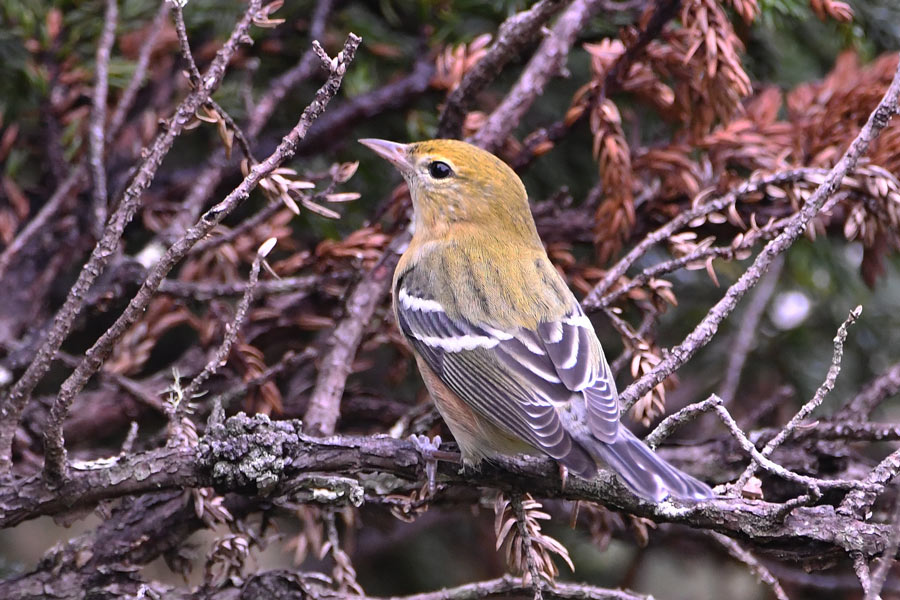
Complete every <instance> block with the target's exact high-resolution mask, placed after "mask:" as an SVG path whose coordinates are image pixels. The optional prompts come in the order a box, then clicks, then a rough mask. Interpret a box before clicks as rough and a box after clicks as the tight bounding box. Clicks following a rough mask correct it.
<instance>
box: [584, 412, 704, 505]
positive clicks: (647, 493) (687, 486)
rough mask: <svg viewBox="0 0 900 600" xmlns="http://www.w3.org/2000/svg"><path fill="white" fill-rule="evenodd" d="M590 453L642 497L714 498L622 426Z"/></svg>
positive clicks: (694, 480)
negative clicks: (613, 439)
mask: <svg viewBox="0 0 900 600" xmlns="http://www.w3.org/2000/svg"><path fill="white" fill-rule="evenodd" d="M591 453H592V454H595V455H596V457H597V458H599V459H600V460H602V461H603V462H604V463H606V464H607V465H608V466H609V467H610V468H611V469H612V470H613V471H615V472H616V474H618V476H619V477H620V478H621V479H622V481H624V482H625V485H627V486H628V488H629V489H630V490H631V491H632V492H634V493H635V494H637V495H638V496H640V497H642V498H646V499H648V500H653V501H655V502H659V501H660V500H663V499H664V498H666V497H667V496H672V497H674V498H679V499H683V500H703V499H706V498H711V497H712V496H713V491H712V489H710V487H709V486H708V485H706V484H705V483H703V482H702V481H699V480H697V479H694V478H693V477H691V476H690V475H688V474H687V473H682V472H681V471H679V470H678V469H676V468H675V467H673V466H672V465H670V464H669V463H667V462H666V461H664V460H663V459H661V458H660V457H659V456H657V455H656V454H654V453H653V451H652V450H651V449H650V448H648V447H647V446H646V445H645V444H644V442H642V441H641V440H639V439H638V438H637V437H636V436H635V435H634V434H633V433H631V432H630V431H628V429H626V428H625V427H620V428H619V432H618V436H617V438H616V441H614V442H613V443H611V444H606V443H596V444H593V445H592V448H591Z"/></svg>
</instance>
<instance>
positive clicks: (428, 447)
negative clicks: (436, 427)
mask: <svg viewBox="0 0 900 600" xmlns="http://www.w3.org/2000/svg"><path fill="white" fill-rule="evenodd" d="M409 441H410V442H412V443H413V445H414V446H415V447H416V450H418V451H419V454H421V455H422V458H424V459H425V476H426V477H427V478H428V494H429V495H430V496H433V495H434V492H435V489H436V488H437V486H436V484H435V482H434V478H435V475H436V474H437V461H438V454H439V452H440V447H441V436H439V435H436V436H434V437H433V438H429V437H428V436H427V435H415V434H414V435H411V436H409Z"/></svg>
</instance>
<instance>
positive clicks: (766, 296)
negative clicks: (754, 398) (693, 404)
mask: <svg viewBox="0 0 900 600" xmlns="http://www.w3.org/2000/svg"><path fill="white" fill-rule="evenodd" d="M783 266H784V259H783V258H781V257H779V258H778V259H777V260H776V261H775V262H774V263H773V264H772V266H771V267H770V268H769V272H768V273H766V275H765V277H763V279H762V281H760V282H759V285H758V286H757V288H756V290H755V291H754V292H753V295H752V296H751V297H750V302H749V304H748V305H747V308H746V310H745V311H744V314H743V317H742V318H741V324H740V326H739V327H738V331H737V334H736V335H735V336H734V342H732V343H731V344H730V348H729V352H728V365H727V366H726V367H725V379H724V380H723V381H722V384H721V385H720V386H719V397H720V398H722V400H723V401H724V402H725V405H726V406H728V405H729V404H730V403H731V402H732V401H733V400H734V395H735V393H736V392H737V389H738V384H739V383H740V381H741V373H742V372H743V371H744V364H745V363H746V362H747V357H748V356H749V355H750V350H751V349H752V348H753V343H754V340H755V339H756V336H757V333H758V332H757V327H758V326H759V321H760V319H761V318H762V315H763V312H764V311H765V310H766V306H767V305H768V304H769V300H770V299H771V298H772V294H774V293H775V288H776V287H777V285H778V278H779V276H780V275H781V268H782V267H783Z"/></svg>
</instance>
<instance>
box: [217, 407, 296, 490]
mask: <svg viewBox="0 0 900 600" xmlns="http://www.w3.org/2000/svg"><path fill="white" fill-rule="evenodd" d="M298 428H299V424H295V423H294V422H293V421H272V420H270V419H269V418H268V417H267V416H266V415H254V416H252V417H248V416H247V415H245V414H244V413H239V414H237V415H235V416H233V417H231V418H229V419H228V420H226V421H225V422H224V423H211V424H210V425H209V428H208V429H207V432H206V435H205V436H204V437H203V438H202V439H201V440H200V442H199V450H200V462H201V464H202V465H203V466H204V467H205V468H207V469H209V470H210V472H211V474H212V477H213V480H214V482H215V484H216V485H222V486H224V487H227V488H229V489H246V488H255V489H256V491H257V492H258V493H259V494H263V495H265V494H268V493H269V492H271V491H272V490H273V489H274V488H275V486H276V485H277V484H278V483H279V482H280V481H281V480H282V479H283V477H284V476H285V469H286V468H287V467H289V466H290V463H291V460H290V456H291V454H292V452H291V449H292V448H296V446H297V444H298V443H299V441H300V438H299V436H298V435H297V430H298Z"/></svg>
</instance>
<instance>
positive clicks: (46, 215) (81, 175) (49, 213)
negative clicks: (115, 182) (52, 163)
mask: <svg viewBox="0 0 900 600" xmlns="http://www.w3.org/2000/svg"><path fill="white" fill-rule="evenodd" d="M86 181H87V168H86V166H85V163H83V162H82V163H79V164H78V165H77V166H76V167H74V168H73V169H72V170H71V172H69V175H68V177H66V178H65V179H64V180H63V182H62V183H60V184H59V186H58V187H57V188H56V191H55V192H53V195H52V196H50V199H49V200H47V202H45V203H44V205H43V206H42V207H41V210H39V211H38V213H37V214H36V215H35V216H34V218H33V219H31V220H30V221H29V222H28V224H27V225H25V227H24V228H23V229H22V231H21V232H19V235H17V236H16V237H15V239H14V240H13V241H12V242H11V243H10V244H9V246H7V247H6V248H4V249H3V252H2V253H0V280H2V279H3V277H4V275H6V271H7V269H9V265H10V264H12V260H13V258H15V256H16V255H17V254H18V253H19V252H21V251H22V248H24V247H25V246H26V245H28V242H30V241H31V238H33V237H34V236H35V234H37V233H38V232H39V231H43V230H44V229H45V227H46V225H47V222H48V221H49V220H50V218H51V217H53V216H54V215H55V214H56V213H57V212H59V210H60V208H61V207H62V205H63V203H64V202H65V201H66V200H68V199H69V198H71V197H72V196H73V195H74V194H77V193H78V189H79V188H80V187H81V186H82V185H84V184H85V182H86ZM0 462H2V461H0ZM0 470H2V469H0Z"/></svg>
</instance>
